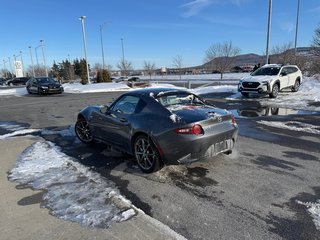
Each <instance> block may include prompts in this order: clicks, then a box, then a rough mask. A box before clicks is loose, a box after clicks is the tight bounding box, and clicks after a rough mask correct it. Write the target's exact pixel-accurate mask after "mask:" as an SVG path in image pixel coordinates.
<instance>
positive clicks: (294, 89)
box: [292, 79, 300, 92]
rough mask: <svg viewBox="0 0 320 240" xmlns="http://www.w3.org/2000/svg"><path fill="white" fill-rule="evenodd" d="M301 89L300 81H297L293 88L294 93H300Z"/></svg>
mask: <svg viewBox="0 0 320 240" xmlns="http://www.w3.org/2000/svg"><path fill="white" fill-rule="evenodd" d="M299 87H300V81H299V80H298V79H297V80H296V82H295V83H294V85H293V87H292V92H298V90H299Z"/></svg>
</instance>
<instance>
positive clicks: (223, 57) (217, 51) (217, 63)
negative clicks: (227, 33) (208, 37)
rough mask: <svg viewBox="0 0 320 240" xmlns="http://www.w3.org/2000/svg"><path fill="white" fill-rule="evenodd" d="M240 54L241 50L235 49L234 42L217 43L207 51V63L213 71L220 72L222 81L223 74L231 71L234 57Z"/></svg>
mask: <svg viewBox="0 0 320 240" xmlns="http://www.w3.org/2000/svg"><path fill="white" fill-rule="evenodd" d="M239 53H240V49H239V48H237V47H234V46H233V45H232V42H231V41H229V42H225V43H217V44H213V45H211V46H210V47H209V48H208V50H207V51H206V57H205V61H206V62H207V63H208V64H209V68H211V70H212V71H219V72H220V75H221V79H222V77H223V74H224V73H225V72H226V71H227V70H228V69H230V67H231V65H232V63H233V61H234V57H235V56H237V55H238V54H239Z"/></svg>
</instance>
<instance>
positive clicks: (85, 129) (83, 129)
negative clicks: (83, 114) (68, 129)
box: [75, 119, 93, 143]
mask: <svg viewBox="0 0 320 240" xmlns="http://www.w3.org/2000/svg"><path fill="white" fill-rule="evenodd" d="M75 131H76V135H77V137H78V138H79V139H80V140H81V141H82V142H84V143H91V142H92V141H93V138H92V135H91V132H90V128H89V124H88V123H87V121H86V120H84V119H79V120H78V121H77V123H76V126H75Z"/></svg>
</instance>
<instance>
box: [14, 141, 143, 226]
mask: <svg viewBox="0 0 320 240" xmlns="http://www.w3.org/2000/svg"><path fill="white" fill-rule="evenodd" d="M9 179H10V180H11V181H17V182H19V183H20V184H28V185H29V186H31V187H32V188H34V189H39V190H46V191H45V192H46V193H45V194H44V200H45V203H46V206H47V207H48V208H49V209H50V210H51V213H52V214H53V215H54V216H57V217H59V218H61V219H64V220H69V221H73V222H78V223H81V224H83V225H85V226H92V227H102V228H105V227H108V226H110V225H111V224H112V223H114V222H121V221H125V220H127V219H129V218H131V217H132V216H134V215H136V214H137V211H136V210H135V208H134V206H132V205H131V203H130V202H129V201H128V200H126V199H124V198H123V197H122V196H121V195H120V194H119V192H118V190H117V188H116V186H115V184H114V183H113V182H111V181H108V180H107V179H105V178H102V177H101V176H100V175H99V174H98V173H96V172H93V171H90V169H89V168H87V167H84V166H82V165H81V164H79V163H77V162H75V161H74V159H72V158H71V157H69V156H67V155H65V154H64V153H62V152H61V150H60V148H59V147H57V146H56V145H54V144H53V143H50V142H42V141H40V142H36V143H35V144H33V145H32V146H30V147H29V148H28V149H26V150H25V151H24V152H23V153H22V154H21V156H20V157H19V158H18V160H17V163H16V166H15V168H14V169H12V171H11V172H10V173H9Z"/></svg>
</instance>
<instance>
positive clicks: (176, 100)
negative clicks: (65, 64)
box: [156, 93, 204, 107]
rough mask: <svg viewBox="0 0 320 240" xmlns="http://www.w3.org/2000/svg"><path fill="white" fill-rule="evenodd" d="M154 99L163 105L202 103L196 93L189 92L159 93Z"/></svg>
mask: <svg viewBox="0 0 320 240" xmlns="http://www.w3.org/2000/svg"><path fill="white" fill-rule="evenodd" d="M156 100H157V101H158V102H159V103H161V104H162V105H163V106H165V107H168V106H172V105H203V104H204V103H203V102H202V101H201V99H199V98H198V97H197V96H196V95H194V94H191V93H172V94H165V93H159V94H158V96H157V97H156Z"/></svg>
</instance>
